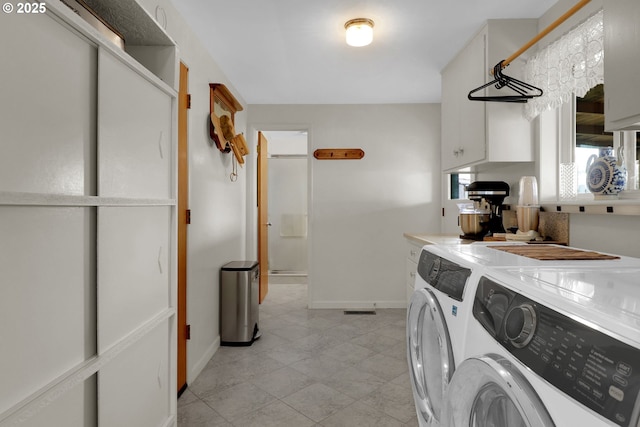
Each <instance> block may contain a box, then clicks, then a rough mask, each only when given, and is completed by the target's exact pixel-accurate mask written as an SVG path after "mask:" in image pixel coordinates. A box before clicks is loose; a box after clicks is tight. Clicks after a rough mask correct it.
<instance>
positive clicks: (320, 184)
mask: <svg viewBox="0 0 640 427" xmlns="http://www.w3.org/2000/svg"><path fill="white" fill-rule="evenodd" d="M248 129H249V136H250V137H251V139H252V141H254V142H252V143H250V146H255V135H254V134H255V132H254V130H271V129H280V130H283V129H308V131H309V141H310V149H309V154H310V155H309V163H308V165H309V188H310V191H309V198H310V205H309V242H310V243H309V244H310V255H309V256H310V262H309V305H310V307H311V308H327V307H336V308H363V307H371V306H372V305H373V304H374V303H375V304H376V306H377V307H404V306H405V305H406V295H405V293H406V291H405V288H404V261H405V257H404V256H403V254H404V245H405V239H404V238H403V236H402V233H404V232H407V231H418V232H432V233H436V232H438V231H439V229H440V216H439V215H440V161H439V159H440V106H439V105H437V104H409V105H315V106H312V105H251V106H250V107H249V115H248ZM318 148H361V149H363V150H364V152H365V156H364V158H363V159H361V160H316V159H314V158H313V156H312V153H313V151H314V150H316V149H318ZM248 163H249V167H250V168H251V169H249V170H248V171H247V173H248V174H249V175H250V176H251V174H254V173H255V172H253V171H252V169H255V161H253V162H251V163H250V162H248ZM249 179H250V180H252V178H251V177H250V178H249ZM250 183H251V185H250V187H252V188H251V189H250V190H249V193H248V196H249V201H248V206H255V202H254V199H252V197H254V196H253V193H254V191H253V186H254V184H253V182H252V181H250ZM250 218H251V219H250V222H249V228H251V227H255V226H254V225H253V224H255V221H254V220H253V218H255V213H253V214H252V215H250ZM251 235H253V233H252V232H251V230H249V236H251ZM249 251H250V252H251V251H255V243H254V242H250V243H249ZM254 253H255V252H254ZM267 298H268V296H267Z"/></svg>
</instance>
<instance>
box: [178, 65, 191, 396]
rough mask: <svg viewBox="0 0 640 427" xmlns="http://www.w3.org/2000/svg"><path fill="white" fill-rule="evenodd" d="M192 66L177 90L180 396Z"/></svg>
mask: <svg viewBox="0 0 640 427" xmlns="http://www.w3.org/2000/svg"><path fill="white" fill-rule="evenodd" d="M188 91H189V68H188V67H187V66H186V65H185V64H184V63H183V62H182V61H181V62H180V88H179V92H178V159H177V160H178V162H177V163H178V180H177V181H178V207H177V215H178V221H177V222H178V245H177V246H178V273H177V274H178V278H177V281H178V295H177V298H178V301H177V324H178V325H177V329H178V333H177V340H178V343H177V348H178V350H177V351H178V356H177V387H178V390H177V391H178V396H180V395H181V394H182V393H183V392H184V390H186V388H187V339H189V337H188V334H187V328H188V326H187V224H188V222H187V221H188V217H187V212H188V209H189V138H188V124H189V123H188V108H189V102H188V97H189V95H188Z"/></svg>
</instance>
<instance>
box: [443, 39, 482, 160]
mask: <svg viewBox="0 0 640 427" xmlns="http://www.w3.org/2000/svg"><path fill="white" fill-rule="evenodd" d="M485 45H486V32H485V31H482V32H481V33H480V34H478V35H477V36H476V37H475V38H474V39H473V40H471V42H470V43H469V44H468V45H467V46H465V47H464V49H462V50H461V51H460V53H459V54H458V55H457V56H456V57H455V58H454V59H453V61H452V62H451V63H450V64H449V65H448V66H447V68H446V69H445V71H444V72H443V74H442V169H443V170H448V169H452V168H456V167H459V166H464V165H467V164H470V163H473V162H477V161H480V160H482V159H484V156H485V140H486V139H485V106H484V102H477V101H469V99H468V98H467V95H468V94H469V92H470V91H471V90H472V89H474V88H476V87H478V86H481V85H483V84H484V83H485V79H486V73H485V68H486V67H485Z"/></svg>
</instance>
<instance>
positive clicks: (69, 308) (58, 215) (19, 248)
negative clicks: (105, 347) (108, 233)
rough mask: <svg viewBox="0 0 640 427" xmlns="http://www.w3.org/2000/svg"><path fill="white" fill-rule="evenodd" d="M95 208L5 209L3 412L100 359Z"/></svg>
mask: <svg viewBox="0 0 640 427" xmlns="http://www.w3.org/2000/svg"><path fill="white" fill-rule="evenodd" d="M94 209H95V208H90V207H34V206H0V242H2V244H0V271H2V294H1V295H2V296H1V297H0V337H2V347H1V350H0V360H2V363H0V378H1V383H2V386H1V387H0V414H1V413H2V412H4V411H5V410H7V409H8V408H10V407H11V406H13V405H14V404H16V403H18V402H19V401H20V400H22V399H24V398H26V397H27V396H29V395H31V394H32V393H34V392H36V391H38V390H39V389H40V388H41V387H45V386H46V385H47V384H49V383H50V382H51V381H53V380H54V379H56V378H58V377H59V376H61V375H63V374H64V373H66V372H67V371H68V370H70V369H72V368H74V367H76V366H78V365H80V364H81V363H83V362H84V361H86V360H87V359H89V358H90V357H91V356H93V355H95V353H96V320H95V316H96V307H95V279H94V277H95V261H94V256H95V251H94V250H93V249H92V248H93V245H94V242H95V240H94V233H95V229H94V227H95V225H94V222H95V219H94V218H95V212H94Z"/></svg>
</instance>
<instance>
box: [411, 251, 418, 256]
mask: <svg viewBox="0 0 640 427" xmlns="http://www.w3.org/2000/svg"><path fill="white" fill-rule="evenodd" d="M409 253H410V254H411V256H416V253H417V252H416V251H414V250H412V251H411V252H409Z"/></svg>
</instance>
